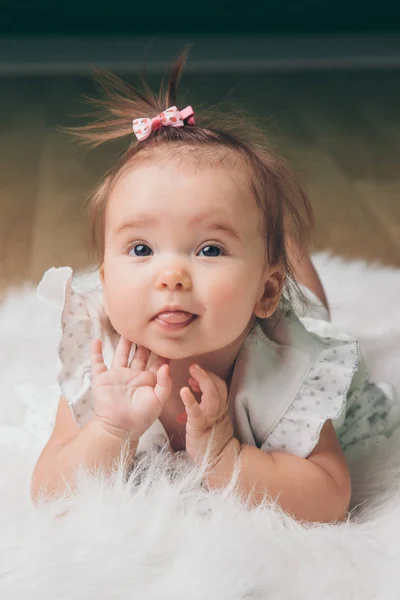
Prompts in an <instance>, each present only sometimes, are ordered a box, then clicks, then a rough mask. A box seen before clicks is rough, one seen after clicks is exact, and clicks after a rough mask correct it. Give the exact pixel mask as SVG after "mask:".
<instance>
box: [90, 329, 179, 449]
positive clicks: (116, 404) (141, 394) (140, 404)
mask: <svg viewBox="0 0 400 600" xmlns="http://www.w3.org/2000/svg"><path fill="white" fill-rule="evenodd" d="M131 346H132V342H130V341H129V340H127V339H126V338H124V337H121V338H120V340H119V342H118V346H117V348H116V350H115V355H114V359H113V363H112V366H111V369H109V370H108V369H107V367H106V365H105V364H104V360H103V354H102V344H101V340H99V339H95V340H92V343H91V346H90V360H91V365H92V394H93V407H94V412H95V417H94V418H97V419H99V420H100V421H101V423H102V424H103V426H104V427H105V428H106V429H107V430H108V431H110V432H111V433H113V434H116V435H118V436H120V437H126V435H127V434H128V435H130V436H132V439H133V440H137V441H139V438H140V436H141V435H143V433H144V432H145V431H147V429H148V428H149V427H150V426H151V425H152V424H153V423H154V422H155V421H156V420H157V419H158V417H159V416H160V414H161V411H162V410H163V408H164V405H165V403H166V401H167V399H168V397H169V395H170V394H171V389H172V379H171V375H170V373H169V360H168V359H166V358H162V357H160V356H158V357H156V360H155V362H154V363H153V365H152V366H151V367H150V368H147V363H148V358H149V351H148V350H146V349H145V348H144V347H143V346H139V347H138V348H137V349H136V352H135V355H134V357H133V359H132V363H131V365H130V367H128V360H129V352H130V349H131Z"/></svg>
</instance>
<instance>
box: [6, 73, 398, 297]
mask: <svg viewBox="0 0 400 600" xmlns="http://www.w3.org/2000/svg"><path fill="white" fill-rule="evenodd" d="M181 89H182V90H183V91H184V92H183V94H182V96H181V97H182V103H183V102H184V101H186V102H187V103H190V104H192V105H193V107H194V109H195V110H196V107H199V106H201V105H202V106H207V105H209V104H210V103H217V102H220V101H226V100H229V101H235V102H237V103H238V104H240V105H242V106H244V107H245V108H247V109H248V110H250V111H255V112H256V114H257V115H259V118H260V122H261V123H262V124H263V126H265V127H266V128H267V131H268V132H269V134H270V136H271V142H272V145H273V146H274V147H275V148H276V149H277V150H279V151H280V152H281V153H282V154H283V155H284V156H285V157H286V158H287V159H289V161H290V162H291V164H292V167H293V169H294V170H295V171H296V172H297V174H298V175H299V177H300V179H301V181H302V182H303V184H304V186H305V188H306V190H307V192H308V194H309V196H310V199H311V201H312V205H313V207H314V210H315V217H316V232H315V240H314V250H331V251H332V252H334V253H335V254H338V255H340V256H343V257H348V258H359V257H360V258H364V259H367V260H369V261H379V262H381V263H385V264H389V265H395V266H398V267H400V71H380V72H379V71H377V72H371V71H368V72H366V71H364V72H362V71H360V72H347V73H346V72H343V73H340V72H330V73H308V74H307V73H285V74H277V73H275V74H260V73H257V74H256V73H254V74H252V73H246V74H237V75H233V74H228V75H218V74H214V75H211V76H207V77H206V76H202V75H197V76H194V75H187V76H186V77H184V78H183V81H182V85H181ZM0 90H1V93H0V132H1V134H0V248H1V261H0V293H1V294H4V293H5V291H6V290H7V287H8V286H10V285H14V284H19V283H21V282H23V281H33V282H37V281H38V280H39V279H40V277H41V275H42V273H43V272H44V271H45V270H46V269H47V268H49V267H50V266H54V265H55V266H59V265H70V266H72V267H74V268H80V267H84V266H86V265H88V260H89V259H88V247H87V242H86V230H85V226H84V221H83V214H82V207H83V202H84V200H85V198H86V197H87V195H88V194H89V193H90V191H91V189H92V188H93V186H94V185H95V184H96V182H97V181H98V179H99V177H100V176H101V174H102V173H103V172H104V170H105V169H106V168H107V167H108V166H110V165H111V162H112V160H113V157H114V155H115V152H116V147H115V146H112V145H111V146H110V147H107V146H105V147H104V148H100V149H98V150H96V151H87V150H83V149H82V148H79V147H78V146H77V144H76V142H74V141H71V140H70V139H69V138H68V136H66V135H65V134H64V133H62V132H60V131H59V129H58V128H59V127H62V126H66V125H74V124H75V125H76V124H78V123H81V120H80V119H78V118H77V117H76V116H74V115H79V114H82V112H83V111H84V105H83V104H82V100H81V95H82V94H83V93H88V92H89V93H90V92H93V84H92V83H91V82H90V81H89V80H88V79H83V78H81V77H78V76H73V77H71V76H66V77H53V76H52V77H47V78H46V77H14V78H13V77H10V78H6V77H4V78H1V80H0Z"/></svg>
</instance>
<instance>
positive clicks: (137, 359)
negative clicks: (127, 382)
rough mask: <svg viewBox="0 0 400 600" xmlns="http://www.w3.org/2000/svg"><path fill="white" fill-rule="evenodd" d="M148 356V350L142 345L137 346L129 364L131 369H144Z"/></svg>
mask: <svg viewBox="0 0 400 600" xmlns="http://www.w3.org/2000/svg"><path fill="white" fill-rule="evenodd" d="M148 358H149V351H148V350H146V348H145V347H144V346H137V348H136V351H135V354H134V356H133V358H132V362H131V364H130V368H131V369H138V370H139V371H144V370H145V368H146V365H147V360H148Z"/></svg>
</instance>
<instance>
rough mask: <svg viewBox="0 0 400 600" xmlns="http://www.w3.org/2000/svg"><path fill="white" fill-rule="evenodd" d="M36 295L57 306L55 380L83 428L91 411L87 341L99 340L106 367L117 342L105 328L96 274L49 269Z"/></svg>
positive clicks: (88, 348)
mask: <svg viewBox="0 0 400 600" xmlns="http://www.w3.org/2000/svg"><path fill="white" fill-rule="evenodd" d="M37 295H38V297H40V298H41V299H43V300H45V301H47V302H48V303H49V304H51V305H52V306H54V307H56V308H58V309H61V319H60V320H61V323H60V325H61V337H60V343H59V348H58V363H59V370H58V383H59V387H60V390H61V393H62V395H63V396H64V397H65V398H66V400H67V401H68V403H69V405H70V408H71V410H72V413H73V416H74V417H75V420H76V422H77V424H78V425H79V426H80V427H83V425H85V424H86V423H87V422H88V421H89V420H90V418H91V414H92V406H91V365H90V342H91V340H92V338H94V337H97V338H100V339H101V340H102V343H103V354H104V362H105V364H106V365H107V366H108V367H109V366H110V362H111V360H112V356H113V353H114V347H115V346H116V342H117V340H116V338H115V334H114V335H113V333H112V331H111V329H109V328H107V321H108V319H107V318H106V315H105V313H104V309H103V302H102V289H101V285H100V282H99V280H98V276H97V275H96V273H95V274H88V275H87V276H86V277H84V276H82V277H81V278H79V277H78V278H76V277H74V273H73V271H72V269H71V268H69V267H60V268H52V269H49V270H48V271H46V273H45V274H44V276H43V278H42V280H41V282H40V283H39V286H38V288H37Z"/></svg>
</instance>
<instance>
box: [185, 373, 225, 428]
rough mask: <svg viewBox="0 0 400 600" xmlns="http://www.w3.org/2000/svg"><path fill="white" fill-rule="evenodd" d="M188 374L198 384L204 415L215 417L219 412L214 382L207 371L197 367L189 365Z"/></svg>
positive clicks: (217, 391)
mask: <svg viewBox="0 0 400 600" xmlns="http://www.w3.org/2000/svg"><path fill="white" fill-rule="evenodd" d="M189 372H190V374H191V375H192V377H193V378H194V379H195V380H196V381H197V383H198V384H199V387H200V390H201V392H202V394H203V395H202V397H201V408H202V409H203V410H204V412H205V414H206V415H208V416H210V417H216V416H217V415H218V413H219V411H220V406H219V404H220V400H219V398H220V395H219V390H218V389H217V386H216V385H215V381H214V380H213V379H212V378H211V377H210V375H209V374H208V372H207V371H205V370H204V369H201V368H200V367H199V366H198V365H191V366H190V367H189Z"/></svg>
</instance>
